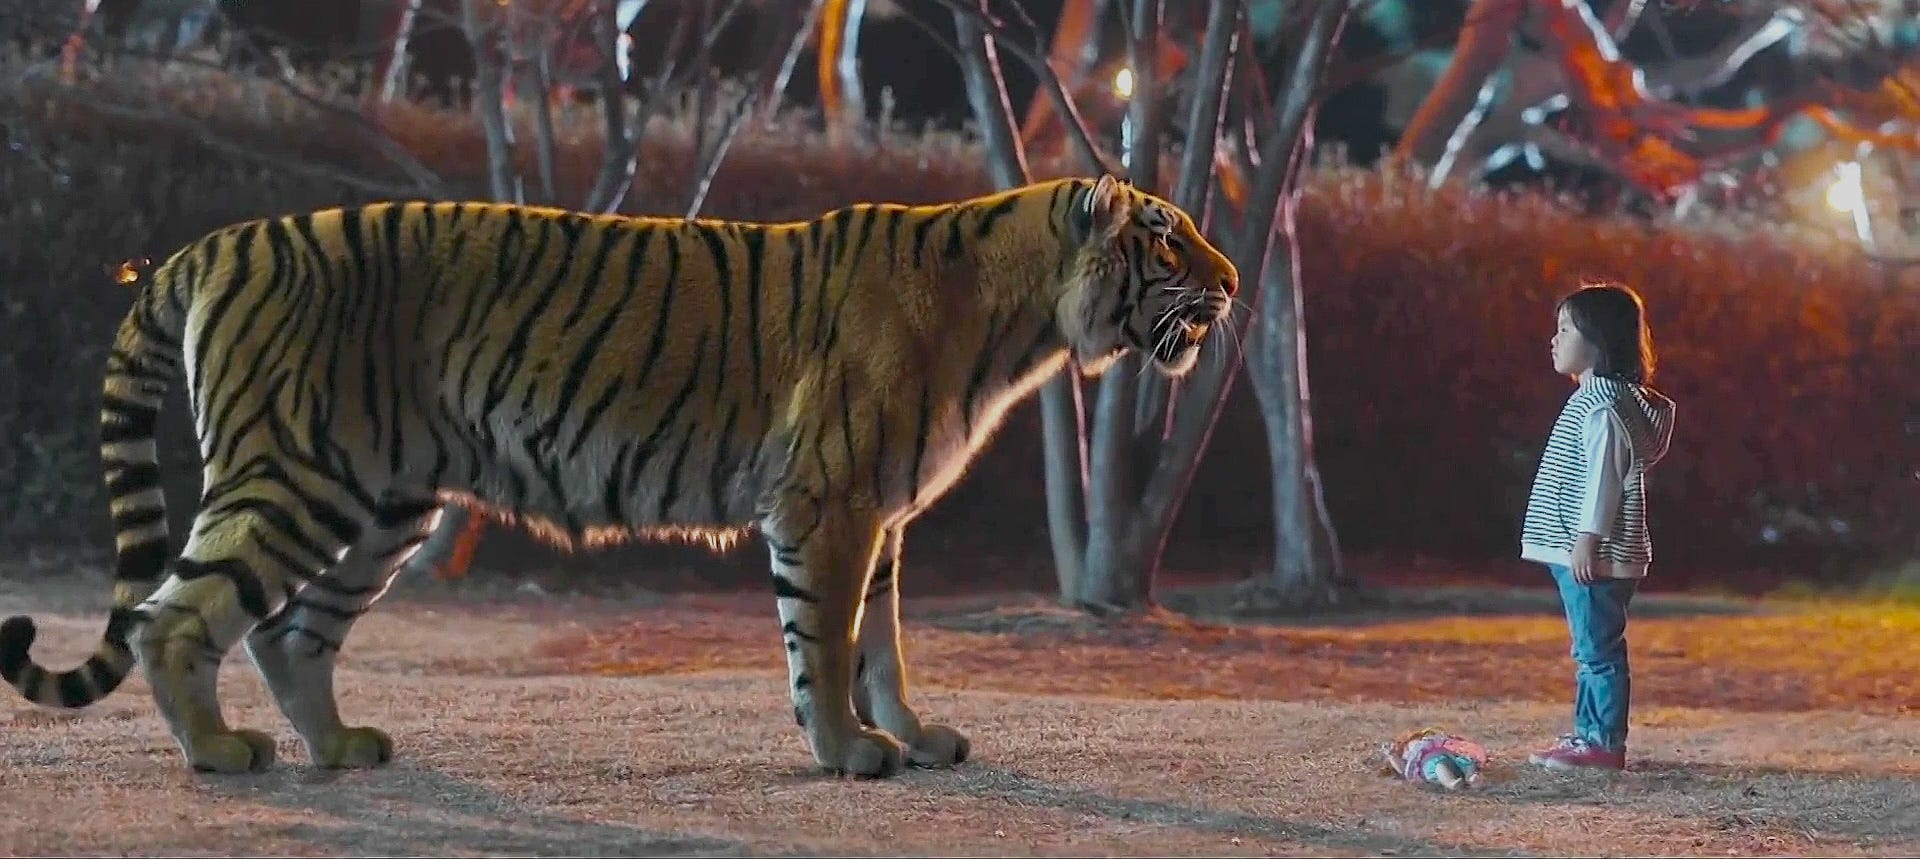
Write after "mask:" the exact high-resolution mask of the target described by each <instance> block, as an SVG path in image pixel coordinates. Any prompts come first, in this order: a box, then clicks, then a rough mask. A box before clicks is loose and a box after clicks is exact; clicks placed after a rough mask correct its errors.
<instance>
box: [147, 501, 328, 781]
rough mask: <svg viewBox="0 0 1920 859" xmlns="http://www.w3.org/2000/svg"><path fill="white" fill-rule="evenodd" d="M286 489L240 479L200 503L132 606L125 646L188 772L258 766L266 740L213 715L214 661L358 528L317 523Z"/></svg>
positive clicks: (269, 745) (270, 749)
mask: <svg viewBox="0 0 1920 859" xmlns="http://www.w3.org/2000/svg"><path fill="white" fill-rule="evenodd" d="M300 499H301V496H300V495H299V494H298V493H297V492H295V491H293V490H291V489H290V488H288V487H285V486H280V485H277V484H276V485H271V486H264V485H260V482H256V481H250V482H248V484H246V488H245V489H241V490H236V491H235V492H232V493H225V494H221V495H216V496H213V497H209V498H208V499H207V500H206V503H205V504H204V506H203V507H202V509H201V511H200V514H199V516H198V518H197V519H196V521H195V522H194V528H193V534H192V536H191V537H189V538H188V540H187V545H186V548H185V549H184V550H182V552H181V557H180V558H179V559H178V560H177V561H175V562H174V571H173V574H172V575H170V576H168V577H167V579H166V581H164V582H162V583H161V585H160V588H159V589H158V590H156V591H154V593H153V595H152V596H150V597H148V598H147V599H146V601H145V602H142V603H141V604H140V606H139V607H138V608H137V609H136V611H138V612H139V613H140V614H141V615H142V616H143V617H144V618H145V620H144V621H143V622H141V624H140V625H139V629H138V632H137V633H136V634H135V635H134V637H133V641H132V645H133V651H134V655H135V657H136V658H137V659H138V660H139V662H140V665H141V667H142V668H143V669H144V670H145V672H146V675H147V680H148V683H149V684H150V685H151V686H152V687H153V697H154V702H155V703H156V704H157V705H158V707H159V710H160V714H161V716H162V717H163V718H165V719H166V722H167V728H168V730H169V732H171V733H172V734H173V738H174V741H175V742H176V743H178V744H179V746H180V751H181V752H182V753H183V754H184V755H185V756H186V758H187V762H188V764H189V765H191V766H192V767H193V768H194V769H197V770H202V771H211V772H222V773H238V772H246V771H249V770H255V771H257V770H262V769H265V768H266V767H267V766H268V765H270V764H272V763H273V757H274V742H273V738H272V737H270V736H268V735H266V734H263V733H261V732H259V731H249V730H236V729H233V728H229V727H228V726H227V723H226V719H225V718H224V717H223V716H222V715H221V712H220V700H219V694H218V690H217V686H216V683H217V680H218V676H219V672H220V662H221V660H223V659H224V658H226V654H227V651H228V650H229V649H230V648H232V647H233V645H234V643H235V642H237V641H239V639H240V637H241V636H243V635H245V634H246V633H247V631H248V630H250V629H252V628H253V627H254V625H255V624H257V623H259V622H260V621H261V620H262V619H264V618H266V617H268V616H270V615H272V614H274V613H275V612H277V611H278V610H279V609H280V607H281V606H282V605H284V604H285V603H286V601H287V597H288V594H290V593H291V592H292V590H293V587H291V585H293V584H296V583H297V582H299V581H301V580H304V579H307V578H310V577H312V576H314V575H317V574H319V573H320V571H321V570H322V569H324V567H325V566H326V565H327V564H328V563H330V562H331V560H332V558H333V557H336V556H337V554H338V552H339V550H340V549H342V548H344V547H345V544H346V543H348V542H351V540H352V539H353V537H354V536H355V534H352V533H347V534H341V533H339V530H340V529H349V530H352V531H357V530H358V527H359V526H358V525H357V523H354V522H352V521H329V522H328V523H327V526H325V527H323V526H322V525H321V523H320V522H319V521H317V520H316V519H315V518H314V516H313V515H312V511H311V510H310V509H308V506H307V505H306V504H304V503H302V501H301V500H300Z"/></svg>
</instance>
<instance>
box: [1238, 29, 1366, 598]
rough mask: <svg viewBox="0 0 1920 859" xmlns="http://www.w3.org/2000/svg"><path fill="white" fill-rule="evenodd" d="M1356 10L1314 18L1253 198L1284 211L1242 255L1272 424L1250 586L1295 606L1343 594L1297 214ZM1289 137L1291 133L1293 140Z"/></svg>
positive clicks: (1254, 369) (1257, 217)
mask: <svg viewBox="0 0 1920 859" xmlns="http://www.w3.org/2000/svg"><path fill="white" fill-rule="evenodd" d="M1349 5H1350V3H1349V2H1347V0H1322V5H1321V6H1320V7H1319V8H1318V9H1316V10H1315V14H1314V18H1313V22H1312V24H1311V25H1310V27H1309V30H1308V33H1307V38H1306V43H1305V45H1304V46H1303V47H1302V49H1301V51H1300V53H1299V55H1298V59H1297V61H1296V65H1295V68H1294V71H1293V75H1292V80H1290V81H1289V82H1288V86H1287V88H1286V91H1285V93H1284V94H1283V95H1282V97H1281V103H1280V105H1279V106H1278V109H1277V110H1276V113H1277V114H1278V119H1279V124H1280V129H1279V130H1280V131H1281V132H1282V134H1283V135H1285V136H1272V137H1268V138H1267V139H1266V140H1265V146H1264V151H1263V152H1262V153H1261V160H1262V162H1263V165H1264V166H1263V169H1262V174H1263V175H1262V176H1261V181H1260V186H1259V187H1260V192H1259V193H1256V194H1255V196H1254V199H1256V200H1264V199H1269V198H1268V197H1267V195H1266V193H1264V192H1266V191H1267V190H1269V189H1271V190H1272V191H1273V192H1274V196H1273V199H1275V200H1276V201H1277V203H1278V205H1277V206H1276V207H1275V210H1274V211H1272V212H1265V213H1253V214H1254V216H1253V217H1250V218H1249V219H1248V220H1249V225H1248V229H1247V231H1246V232H1245V233H1244V234H1243V239H1242V242H1241V245H1242V251H1243V253H1245V254H1247V255H1249V256H1251V254H1253V253H1255V252H1256V248H1258V249H1259V250H1258V251H1257V252H1258V253H1260V255H1261V257H1260V269H1259V274H1258V276H1259V277H1260V282H1261V287H1260V293H1261V302H1260V324H1259V327H1258V329H1257V330H1256V331H1255V332H1254V334H1253V336H1252V337H1250V338H1249V342H1248V345H1247V353H1248V359H1247V360H1248V366H1249V370H1250V372H1251V373H1252V375H1253V377H1254V380H1255V381H1256V384H1255V385H1254V392H1255V394H1256V396H1257V398H1258V399H1259V402H1260V407H1261V408H1260V414H1261V419H1262V422H1263V423H1264V424H1265V426H1266V431H1267V445H1268V459H1269V463H1270V465H1271V469H1272V476H1273V516H1274V562H1273V567H1272V569H1271V570H1269V572H1268V574H1267V575H1266V576H1263V577H1259V578H1256V579H1254V580H1253V581H1252V582H1251V585H1252V588H1251V590H1252V591H1253V592H1254V593H1255V594H1258V595H1261V596H1264V597H1270V598H1272V599H1274V600H1277V601H1279V602H1281V603H1283V604H1286V605H1289V606H1313V605H1320V604H1324V603H1327V602H1331V601H1332V600H1334V599H1335V598H1336V597H1337V595H1338V586H1339V585H1340V584H1341V578H1342V575H1341V570H1340V563H1339V552H1338V541H1337V538H1336V537H1335V536H1334V530H1333V523H1332V521H1331V520H1330V518H1329V517H1328V516H1327V511H1326V505H1325V503H1324V501H1323V498H1322V492H1321V486H1320V474H1319V468H1318V466H1317V465H1316V463H1315V460H1314V455H1313V423H1312V419H1311V414H1312V405H1311V403H1312V398H1311V396H1310V395H1309V386H1308V384H1307V366H1306V335H1305V332H1304V330H1303V326H1302V325H1301V318H1302V314H1303V305H1304V302H1303V301H1302V296H1301V289H1300V286H1301V284H1300V282H1299V277H1300V265H1299V259H1300V257H1299V248H1298V247H1297V234H1296V229H1295V222H1294V217H1293V215H1294V210H1295V206H1296V205H1297V203H1298V200H1299V178H1300V173H1301V170H1302V168H1303V167H1304V166H1305V162H1306V157H1307V152H1308V150H1309V149H1310V148H1311V144H1310V136H1309V134H1308V128H1309V126H1310V124H1311V121H1312V115H1313V107H1314V104H1315V95H1314V87H1315V85H1316V84H1317V82H1318V81H1319V78H1320V75H1321V71H1322V70H1323V68H1324V64H1325V61H1326V54H1327V50H1326V49H1327V48H1330V47H1331V45H1332V44H1333V42H1334V41H1335V40H1337V39H1338V38H1339V31H1340V29H1341V27H1342V26H1343V25H1344V23H1345V20H1346V14H1347V7H1348V6H1349ZM1288 131H1291V132H1292V133H1291V134H1286V132H1288ZM1289 144H1291V145H1290V146H1289ZM1282 146H1288V147H1289V148H1288V149H1282V148H1281V147H1282ZM1276 168H1277V169H1276ZM1269 183H1271V184H1269ZM1276 220H1277V224H1276ZM1263 223H1264V225H1263ZM1276 233H1277V236H1276V235H1275V234H1276ZM1276 238H1277V241H1276V240H1275V239H1276ZM1242 276H1243V277H1244V276H1245V273H1244V272H1243V273H1242Z"/></svg>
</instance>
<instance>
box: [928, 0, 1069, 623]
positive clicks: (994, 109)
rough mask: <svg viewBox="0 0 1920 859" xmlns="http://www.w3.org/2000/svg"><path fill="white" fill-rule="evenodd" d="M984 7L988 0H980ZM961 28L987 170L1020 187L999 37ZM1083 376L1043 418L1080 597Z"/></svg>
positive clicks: (1063, 541)
mask: <svg viewBox="0 0 1920 859" xmlns="http://www.w3.org/2000/svg"><path fill="white" fill-rule="evenodd" d="M977 2H978V3H979V9H980V11H981V12H985V11H986V8H987V3H986V0H977ZM953 23H954V33H955V36H956V37H957V40H958V46H959V49H960V71H961V75H962V78H963V80H964V81H965V83H966V88H967V103H968V104H969V105H971V106H972V108H973V116H974V120H975V121H976V122H977V123H979V126H980V136H981V138H982V142H983V143H984V145H985V148H986V150H987V173H988V175H989V176H990V177H992V179H993V184H994V186H995V187H997V188H1002V189H1005V188H1013V187H1016V186H1019V185H1023V184H1026V182H1027V181H1028V178H1027V177H1028V173H1027V164H1026V155H1025V153H1024V152H1023V151H1022V150H1021V147H1020V138H1019V137H1018V136H1016V135H1015V134H1014V129H1013V106H1012V104H1011V103H1010V102H1009V101H1008V100H1007V90H1006V82H1005V80H1003V79H1002V78H1001V76H1000V63H999V60H998V57H997V56H996V52H995V49H994V43H993V40H992V39H991V38H988V37H987V35H986V33H985V32H984V31H983V30H981V28H980V25H979V23H978V22H977V21H976V20H975V18H974V17H973V16H972V15H968V14H965V13H964V12H960V11H956V12H955V13H954V16H953ZM1079 383H1080V382H1079V379H1078V378H1076V377H1075V376H1074V374H1073V373H1072V372H1070V371H1069V372H1064V373H1061V374H1060V375H1059V376H1057V377H1055V378H1054V379H1052V380H1050V381H1048V382H1047V383H1046V385H1045V386H1044V387H1042V388H1041V389H1040V420H1041V424H1042V427H1041V433H1042V438H1043V442H1044V448H1043V450H1044V454H1045V457H1046V463H1045V466H1044V473H1045V480H1046V494H1047V533H1048V536H1049V537H1050V539H1051V541H1052V546H1053V569H1054V575H1055V577H1056V579H1057V580H1058V583H1059V586H1060V599H1061V601H1063V602H1068V603H1071V602H1073V601H1074V600H1076V599H1077V597H1078V594H1079V590H1080V583H1081V578H1082V576H1081V572H1082V570H1083V569H1084V566H1083V562H1084V556H1083V554H1082V553H1083V547H1084V546H1085V544H1086V527H1087V520H1086V514H1085V512H1084V508H1083V506H1082V503H1083V498H1084V487H1083V484H1082V481H1081V470H1080V447H1081V441H1082V438H1081V427H1080V420H1079V416H1078V415H1077V414H1076V411H1075V409H1074V406H1073V396H1074V390H1073V387H1072V386H1077V385H1079Z"/></svg>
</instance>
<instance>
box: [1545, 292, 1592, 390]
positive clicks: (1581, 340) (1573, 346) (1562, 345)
mask: <svg viewBox="0 0 1920 859" xmlns="http://www.w3.org/2000/svg"><path fill="white" fill-rule="evenodd" d="M1556 321H1557V323H1558V324H1557V327H1556V330H1555V331H1554V333H1553V371H1554V372H1555V373H1559V374H1560V375H1562V376H1578V375H1581V374H1582V373H1585V372H1587V371H1588V370H1591V369H1593V365H1594V361H1595V359H1596V358H1597V356H1598V355H1599V350H1598V349H1596V348H1595V347H1594V345H1593V344H1592V343H1589V342H1587V338H1585V337H1582V336H1580V330H1579V329H1577V328H1575V327H1573V317H1572V316H1571V315H1570V314H1568V313H1567V309H1566V308H1565V307H1562V308H1560V314H1559V317H1558V319H1557V320H1556Z"/></svg>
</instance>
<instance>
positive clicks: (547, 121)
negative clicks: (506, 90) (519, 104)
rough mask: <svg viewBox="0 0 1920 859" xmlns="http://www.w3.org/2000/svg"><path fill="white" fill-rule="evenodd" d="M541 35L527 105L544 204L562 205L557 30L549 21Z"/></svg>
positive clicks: (533, 58)
mask: <svg viewBox="0 0 1920 859" xmlns="http://www.w3.org/2000/svg"><path fill="white" fill-rule="evenodd" d="M535 32H536V33H537V34H538V36H537V37H536V40H535V42H534V46H533V56H531V57H529V58H528V60H529V62H531V63H532V66H533V69H532V70H533V74H531V75H529V76H528V78H529V79H528V80H527V81H526V83H525V86H524V89H525V92H526V94H527V106H529V107H531V108H533V151H534V156H535V160H536V162H537V164H536V167H537V170H538V176H539V177H540V202H542V203H545V204H548V205H552V204H555V203H558V202H559V201H560V200H559V194H558V192H557V191H555V189H554V181H553V174H554V166H555V165H554V157H555V148H554V140H553V37H554V31H553V28H552V27H551V26H549V25H548V24H546V23H545V22H542V23H540V24H539V25H537V26H536V28H535Z"/></svg>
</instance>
